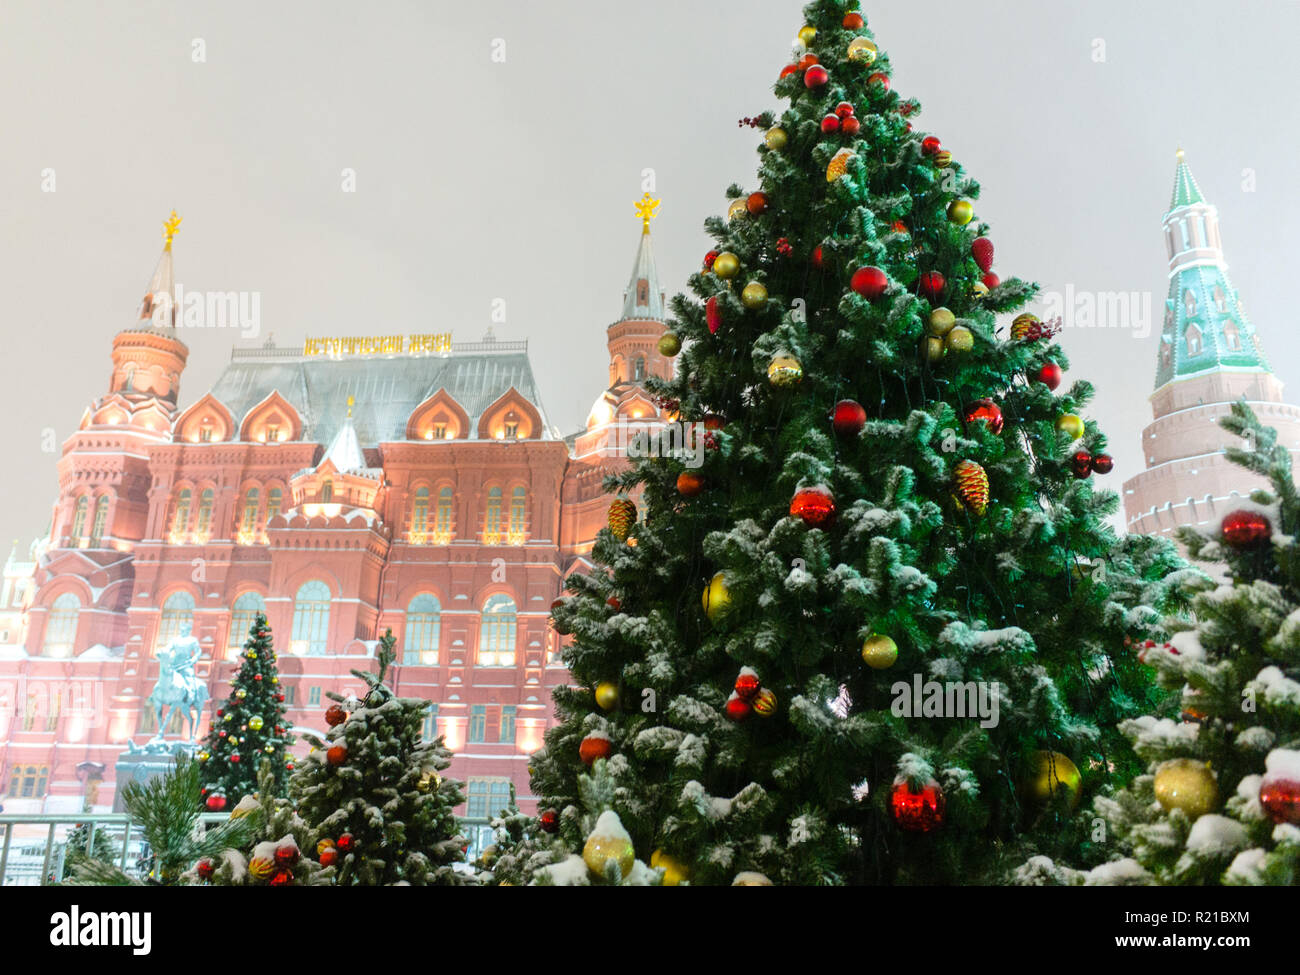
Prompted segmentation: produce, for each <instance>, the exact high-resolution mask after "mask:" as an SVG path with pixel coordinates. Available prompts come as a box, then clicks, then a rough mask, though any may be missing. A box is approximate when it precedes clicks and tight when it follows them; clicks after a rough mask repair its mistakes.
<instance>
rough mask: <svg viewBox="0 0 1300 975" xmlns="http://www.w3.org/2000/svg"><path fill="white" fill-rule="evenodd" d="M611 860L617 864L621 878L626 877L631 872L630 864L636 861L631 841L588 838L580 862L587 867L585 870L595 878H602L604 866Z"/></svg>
mask: <svg viewBox="0 0 1300 975" xmlns="http://www.w3.org/2000/svg"><path fill="white" fill-rule="evenodd" d="M611 860H612V861H613V862H614V863H617V864H618V868H619V870H621V871H622V872H623V876H624V877H627V875H628V874H629V873H631V872H632V864H633V863H634V862H635V861H636V851H635V850H633V849H632V841H631V840H629V839H627V838H626V837H617V836H589V837H588V838H587V842H586V845H584V846H583V848H582V862H583V863H585V864H586V865H587V869H588V870H590V871H591V872H592V873H593V874H595V875H596V876H597V877H603V876H605V864H606V863H609V862H610V861H611Z"/></svg>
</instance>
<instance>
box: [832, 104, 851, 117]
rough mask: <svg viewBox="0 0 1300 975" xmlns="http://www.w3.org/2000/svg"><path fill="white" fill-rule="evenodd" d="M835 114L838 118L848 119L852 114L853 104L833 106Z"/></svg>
mask: <svg viewBox="0 0 1300 975" xmlns="http://www.w3.org/2000/svg"><path fill="white" fill-rule="evenodd" d="M835 114H836V115H838V116H839V117H840V118H848V117H849V116H850V115H852V114H853V103H852V102H840V103H839V104H838V105H836V106H835Z"/></svg>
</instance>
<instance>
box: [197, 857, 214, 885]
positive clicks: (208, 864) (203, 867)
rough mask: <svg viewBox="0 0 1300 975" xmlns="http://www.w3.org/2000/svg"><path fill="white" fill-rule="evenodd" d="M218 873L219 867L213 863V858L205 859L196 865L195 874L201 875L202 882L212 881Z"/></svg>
mask: <svg viewBox="0 0 1300 975" xmlns="http://www.w3.org/2000/svg"><path fill="white" fill-rule="evenodd" d="M216 871H217V865H216V864H215V863H213V862H212V857H204V858H203V859H202V860H200V861H199V862H198V863H196V864H195V865H194V872H195V873H197V874H198V875H199V879H200V880H211V879H212V875H213V874H214V873H216Z"/></svg>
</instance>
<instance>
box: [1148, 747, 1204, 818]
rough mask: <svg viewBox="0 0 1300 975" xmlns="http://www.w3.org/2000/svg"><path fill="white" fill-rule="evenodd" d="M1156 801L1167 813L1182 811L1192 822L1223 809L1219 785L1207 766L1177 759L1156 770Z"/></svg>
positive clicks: (1192, 760) (1163, 764)
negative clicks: (1219, 807) (1220, 801)
mask: <svg viewBox="0 0 1300 975" xmlns="http://www.w3.org/2000/svg"><path fill="white" fill-rule="evenodd" d="M1155 793H1156V801H1157V802H1159V803H1160V805H1161V806H1163V807H1164V809H1165V812H1173V811H1174V810H1175V809H1181V810H1182V811H1183V812H1185V813H1187V815H1188V817H1189V818H1191V819H1196V818H1197V817H1198V816H1204V815H1205V814H1206V813H1208V812H1213V811H1214V810H1215V809H1217V808H1218V806H1219V781H1218V777H1217V776H1216V775H1215V774H1214V770H1213V769H1211V768H1210V766H1209V764H1208V763H1206V762H1199V761H1197V760H1196V759H1194V758H1173V759H1170V760H1169V761H1167V762H1162V763H1161V764H1160V767H1159V768H1158V769H1156V781H1155Z"/></svg>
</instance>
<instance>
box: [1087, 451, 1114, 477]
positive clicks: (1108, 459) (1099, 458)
mask: <svg viewBox="0 0 1300 975" xmlns="http://www.w3.org/2000/svg"><path fill="white" fill-rule="evenodd" d="M1114 469H1115V458H1114V457H1112V456H1111V455H1110V454H1093V455H1092V472H1093V473H1094V474H1109V473H1110V472H1111V471H1112V470H1114Z"/></svg>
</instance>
